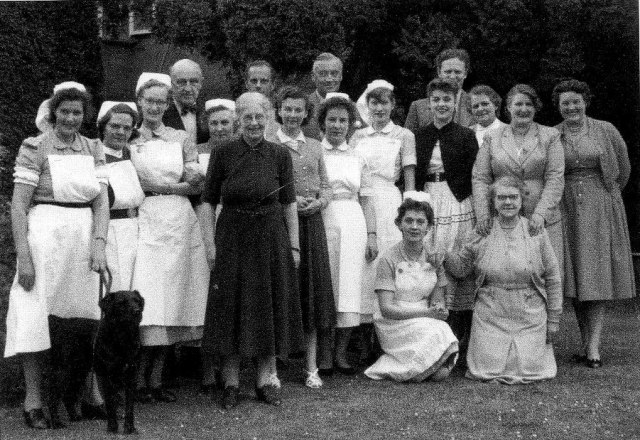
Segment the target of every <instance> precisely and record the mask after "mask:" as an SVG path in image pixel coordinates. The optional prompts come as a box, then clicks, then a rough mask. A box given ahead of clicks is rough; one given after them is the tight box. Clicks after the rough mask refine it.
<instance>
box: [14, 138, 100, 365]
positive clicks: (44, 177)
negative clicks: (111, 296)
mask: <svg viewBox="0 0 640 440" xmlns="http://www.w3.org/2000/svg"><path fill="white" fill-rule="evenodd" d="M104 163H105V159H104V153H103V151H102V144H101V143H100V142H99V141H97V140H90V139H87V138H85V137H83V136H80V135H76V136H75V139H74V141H73V143H72V144H71V145H67V144H65V143H63V142H61V141H60V140H59V139H58V137H57V136H56V135H55V133H54V132H53V131H49V132H47V133H44V134H41V135H40V136H38V137H35V138H28V139H26V140H25V141H24V142H23V144H22V146H21V147H20V151H19V152H18V157H17V159H16V166H15V173H14V182H15V183H21V184H25V185H30V186H33V187H35V190H34V194H33V202H34V204H35V206H33V207H31V208H30V209H29V213H28V215H27V222H28V226H27V228H28V232H27V241H28V242H29V248H30V250H31V258H32V260H33V266H34V270H35V285H34V286H33V288H32V289H31V290H30V291H26V290H24V289H23V288H22V286H21V285H20V284H19V283H18V273H17V272H16V276H15V278H14V280H13V284H12V286H11V291H10V293H9V310H8V313H7V340H6V345H5V352H4V355H5V357H9V356H13V355H15V354H17V353H29V352H37V351H42V350H47V349H49V348H50V347H51V340H50V337H49V324H48V318H47V317H48V315H54V316H57V317H59V318H87V319H96V320H97V319H100V308H99V307H98V285H99V284H98V283H99V281H98V275H97V274H96V273H95V272H93V271H91V269H90V267H89V260H90V245H91V236H92V228H93V213H92V209H91V207H90V206H89V204H90V203H91V201H92V200H93V199H95V198H96V197H97V196H98V195H99V194H100V190H101V189H100V185H101V184H104V185H106V183H107V179H106V176H105V171H104ZM50 203H62V204H64V203H71V204H86V207H65V206H60V205H55V204H50Z"/></svg>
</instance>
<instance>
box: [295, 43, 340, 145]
mask: <svg viewBox="0 0 640 440" xmlns="http://www.w3.org/2000/svg"><path fill="white" fill-rule="evenodd" d="M311 79H312V81H313V83H314V84H315V86H316V90H314V91H313V92H312V93H311V94H310V95H309V103H310V104H311V117H310V118H309V122H308V123H307V125H305V126H303V127H302V131H303V133H304V135H305V136H307V137H310V138H313V139H317V140H319V141H321V140H322V132H321V131H320V126H319V125H318V110H319V109H320V105H321V104H322V103H323V102H324V99H325V96H327V93H329V92H337V91H338V90H339V89H340V83H341V82H342V60H340V58H338V57H337V56H335V55H334V54H332V53H329V52H324V53H321V54H320V55H318V57H317V58H316V59H315V61H314V62H313V70H312V72H311Z"/></svg>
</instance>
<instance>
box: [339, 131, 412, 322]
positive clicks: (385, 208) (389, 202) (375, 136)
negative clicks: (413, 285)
mask: <svg viewBox="0 0 640 440" xmlns="http://www.w3.org/2000/svg"><path fill="white" fill-rule="evenodd" d="M349 143H350V144H351V145H352V146H353V147H354V149H355V152H356V153H357V154H359V155H360V156H362V157H364V158H365V162H366V164H367V166H368V173H369V176H370V179H371V187H372V190H373V206H374V209H375V212H376V238H377V244H378V255H379V256H378V258H376V259H375V260H374V261H371V262H368V263H366V265H365V268H364V272H363V277H364V278H363V281H362V303H361V306H360V309H361V313H362V315H363V317H362V318H363V319H364V320H370V319H371V318H370V317H371V315H373V312H374V310H375V300H376V294H375V291H374V284H375V277H376V268H377V267H378V261H379V260H380V256H382V254H383V253H384V252H385V251H386V250H387V249H389V248H390V247H391V246H393V245H394V244H396V243H397V242H398V241H399V240H401V239H402V234H401V233H400V230H399V229H398V227H397V226H396V224H395V218H396V216H397V215H398V207H399V206H400V204H401V203H402V196H401V195H400V190H399V189H398V187H397V186H396V182H397V181H398V180H399V179H400V174H401V173H402V170H403V168H404V167H408V166H415V165H416V141H415V137H414V135H413V133H411V132H410V131H409V130H407V129H406V128H403V127H400V126H398V125H395V124H394V123H393V122H389V123H388V124H387V125H386V126H385V127H384V128H382V130H380V131H375V130H374V129H373V127H371V126H369V127H366V128H363V129H361V130H358V131H356V132H355V133H354V134H353V137H352V138H351V140H350V141H349ZM367 316H368V318H367Z"/></svg>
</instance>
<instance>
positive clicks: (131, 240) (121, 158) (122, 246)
mask: <svg viewBox="0 0 640 440" xmlns="http://www.w3.org/2000/svg"><path fill="white" fill-rule="evenodd" d="M126 148H127V149H126V150H124V149H123V150H120V151H116V150H112V149H110V148H108V147H106V146H105V147H104V152H105V157H106V160H107V165H106V173H107V178H108V179H109V187H110V191H109V194H110V197H109V198H110V200H109V201H110V202H111V206H110V208H111V209H110V211H112V212H122V211H128V212H130V213H131V214H130V215H129V216H128V217H126V218H118V219H114V218H111V219H110V220H109V232H108V234H107V246H106V247H105V253H106V257H107V266H108V267H109V271H110V272H111V291H112V292H117V291H118V290H131V288H132V282H133V269H134V267H135V263H136V250H137V246H138V216H137V215H133V214H134V213H136V211H137V209H138V207H139V206H140V205H141V204H142V201H143V200H144V192H143V191H142V187H141V186H140V180H139V179H138V174H137V172H136V169H135V167H134V166H133V163H132V162H131V160H130V154H129V151H128V147H126ZM112 197H113V200H111V198H112ZM112 215H113V213H112Z"/></svg>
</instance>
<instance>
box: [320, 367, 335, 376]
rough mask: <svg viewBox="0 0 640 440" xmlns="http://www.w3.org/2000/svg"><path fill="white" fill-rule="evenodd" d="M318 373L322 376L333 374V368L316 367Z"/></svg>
mask: <svg viewBox="0 0 640 440" xmlns="http://www.w3.org/2000/svg"><path fill="white" fill-rule="evenodd" d="M318 374H319V375H320V376H323V377H329V376H333V368H318Z"/></svg>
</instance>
